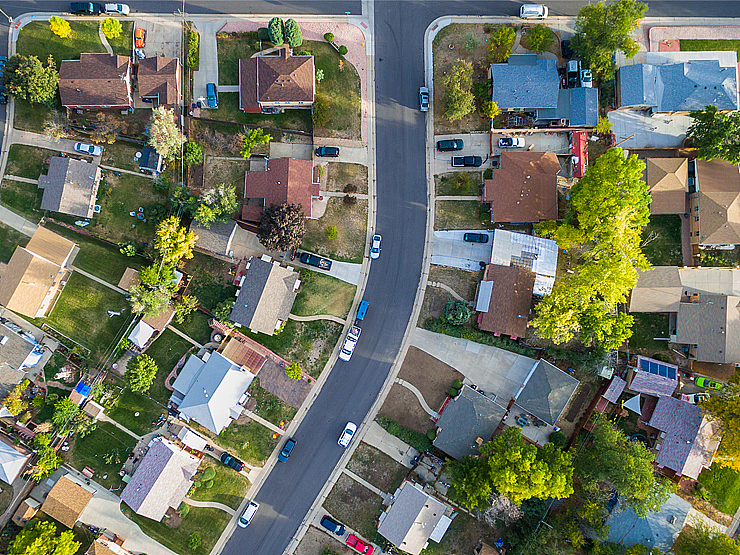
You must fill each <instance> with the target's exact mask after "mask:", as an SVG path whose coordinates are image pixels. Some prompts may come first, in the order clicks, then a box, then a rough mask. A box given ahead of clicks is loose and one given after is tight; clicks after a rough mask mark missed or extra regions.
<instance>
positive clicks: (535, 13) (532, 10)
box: [519, 4, 550, 19]
mask: <svg viewBox="0 0 740 555" xmlns="http://www.w3.org/2000/svg"><path fill="white" fill-rule="evenodd" d="M549 11H550V10H548V9H547V6H545V5H544V4H522V5H521V7H520V8H519V17H521V18H522V19H545V18H546V17H547V15H548V13H549Z"/></svg>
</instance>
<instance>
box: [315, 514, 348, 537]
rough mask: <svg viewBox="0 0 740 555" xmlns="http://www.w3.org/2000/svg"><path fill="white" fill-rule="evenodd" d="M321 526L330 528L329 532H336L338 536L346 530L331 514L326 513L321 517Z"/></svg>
mask: <svg viewBox="0 0 740 555" xmlns="http://www.w3.org/2000/svg"><path fill="white" fill-rule="evenodd" d="M321 526H323V527H324V528H326V529H327V530H329V532H333V533H335V534H336V535H337V536H343V535H344V532H345V530H344V526H343V525H341V524H339V523H338V522H337V521H336V520H334V519H333V518H332V517H330V516H329V515H325V516H324V518H322V519H321Z"/></svg>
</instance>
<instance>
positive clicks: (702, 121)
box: [686, 106, 740, 164]
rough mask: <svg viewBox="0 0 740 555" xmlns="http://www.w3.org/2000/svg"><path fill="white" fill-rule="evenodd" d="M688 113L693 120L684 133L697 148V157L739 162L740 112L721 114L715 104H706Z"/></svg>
mask: <svg viewBox="0 0 740 555" xmlns="http://www.w3.org/2000/svg"><path fill="white" fill-rule="evenodd" d="M689 115H690V116H691V117H692V118H694V121H693V122H692V123H691V125H690V126H689V129H688V131H687V132H686V135H687V136H688V137H689V138H690V139H692V140H693V143H694V146H695V147H696V148H697V149H698V150H699V158H701V159H702V160H713V159H714V158H719V159H720V160H725V161H726V162H729V163H731V164H738V163H740V113H738V112H730V113H729V114H723V113H722V112H720V111H719V110H717V107H716V106H706V107H705V108H704V109H703V110H695V111H693V112H691V113H690V114H689Z"/></svg>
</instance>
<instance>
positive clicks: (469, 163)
mask: <svg viewBox="0 0 740 555" xmlns="http://www.w3.org/2000/svg"><path fill="white" fill-rule="evenodd" d="M482 165H483V159H482V158H481V157H480V156H453V157H452V167H453V168H464V167H472V168H479V167H481V166H482Z"/></svg>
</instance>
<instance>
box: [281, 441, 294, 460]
mask: <svg viewBox="0 0 740 555" xmlns="http://www.w3.org/2000/svg"><path fill="white" fill-rule="evenodd" d="M295 444H296V441H295V440H294V439H293V438H292V437H291V438H288V441H286V442H285V445H284V446H283V450H282V451H280V454H279V455H278V460H279V461H280V462H285V461H287V460H288V457H290V454H291V453H292V452H293V447H295Z"/></svg>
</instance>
